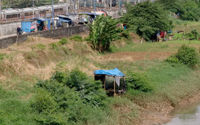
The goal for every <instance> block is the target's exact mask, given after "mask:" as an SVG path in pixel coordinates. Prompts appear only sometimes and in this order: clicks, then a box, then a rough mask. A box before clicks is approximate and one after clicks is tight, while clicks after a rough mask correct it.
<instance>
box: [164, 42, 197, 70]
mask: <svg viewBox="0 0 200 125" xmlns="http://www.w3.org/2000/svg"><path fill="white" fill-rule="evenodd" d="M166 61H167V62H169V63H182V64H185V65H188V66H191V67H193V66H195V65H196V64H197V63H198V61H199V60H198V53H197V52H196V50H195V48H192V47H188V46H186V45H183V46H181V47H180V48H179V50H178V52H177V53H176V54H175V55H172V56H170V57H169V58H168V59H167V60H166Z"/></svg>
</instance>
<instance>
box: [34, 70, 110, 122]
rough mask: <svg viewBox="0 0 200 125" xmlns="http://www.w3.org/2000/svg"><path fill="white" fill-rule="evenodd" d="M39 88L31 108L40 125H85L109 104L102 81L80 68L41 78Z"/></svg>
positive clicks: (100, 113) (37, 85)
mask: <svg viewBox="0 0 200 125" xmlns="http://www.w3.org/2000/svg"><path fill="white" fill-rule="evenodd" d="M36 87H37V88H38V89H39V90H40V91H38V92H37V94H36V96H35V97H34V101H33V102H32V108H33V110H34V111H35V112H36V114H37V116H38V117H36V119H35V120H36V121H37V122H38V123H40V124H41V125H44V124H48V125H49V124H56V125H67V124H70V125H73V124H74V125H75V124H83V123H84V124H85V123H88V121H90V120H91V121H92V120H94V119H95V117H93V115H94V114H96V115H97V114H99V115H102V113H103V114H104V113H105V111H104V109H105V108H106V107H107V105H106V104H107V103H106V102H107V101H106V94H105V92H104V90H103V89H102V86H101V84H100V83H99V82H95V81H93V80H91V79H89V78H88V77H87V75H86V74H85V73H82V72H80V71H79V70H73V71H71V72H56V73H55V74H54V75H53V76H52V77H51V78H50V79H49V80H45V81H39V82H38V83H37V84H36ZM99 117H102V116H99ZM96 120H97V121H98V122H100V121H99V120H101V119H99V118H96Z"/></svg>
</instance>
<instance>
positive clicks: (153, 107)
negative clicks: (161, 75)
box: [135, 91, 200, 125]
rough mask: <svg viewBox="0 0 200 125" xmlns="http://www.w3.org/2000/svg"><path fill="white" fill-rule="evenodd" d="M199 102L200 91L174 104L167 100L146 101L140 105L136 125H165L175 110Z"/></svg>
mask: <svg viewBox="0 0 200 125" xmlns="http://www.w3.org/2000/svg"><path fill="white" fill-rule="evenodd" d="M199 102H200V91H199V92H195V93H193V94H191V95H188V96H187V97H185V98H183V99H182V100H181V101H180V102H179V103H178V104H177V105H176V106H173V104H171V102H169V101H163V102H161V103H153V102H151V103H148V104H147V105H146V106H145V107H142V108H141V107H140V109H139V110H140V114H139V117H138V119H137V120H135V121H136V122H135V123H136V125H165V124H166V123H168V122H169V121H171V120H172V119H173V118H174V116H175V114H176V112H177V111H181V110H182V109H185V108H188V107H190V106H191V105H192V106H193V105H195V104H198V103H199Z"/></svg>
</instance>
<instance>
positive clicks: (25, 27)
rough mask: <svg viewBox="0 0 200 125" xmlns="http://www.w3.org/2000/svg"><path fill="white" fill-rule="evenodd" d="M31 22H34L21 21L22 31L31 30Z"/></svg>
mask: <svg viewBox="0 0 200 125" xmlns="http://www.w3.org/2000/svg"><path fill="white" fill-rule="evenodd" d="M31 24H32V22H31V21H23V22H21V28H22V31H23V32H27V33H29V32H31Z"/></svg>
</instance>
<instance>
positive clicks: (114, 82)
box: [114, 77, 116, 96]
mask: <svg viewBox="0 0 200 125" xmlns="http://www.w3.org/2000/svg"><path fill="white" fill-rule="evenodd" d="M114 78H115V77H114ZM115 88H116V87H115V80H114V96H115V95H116V92H115Z"/></svg>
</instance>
